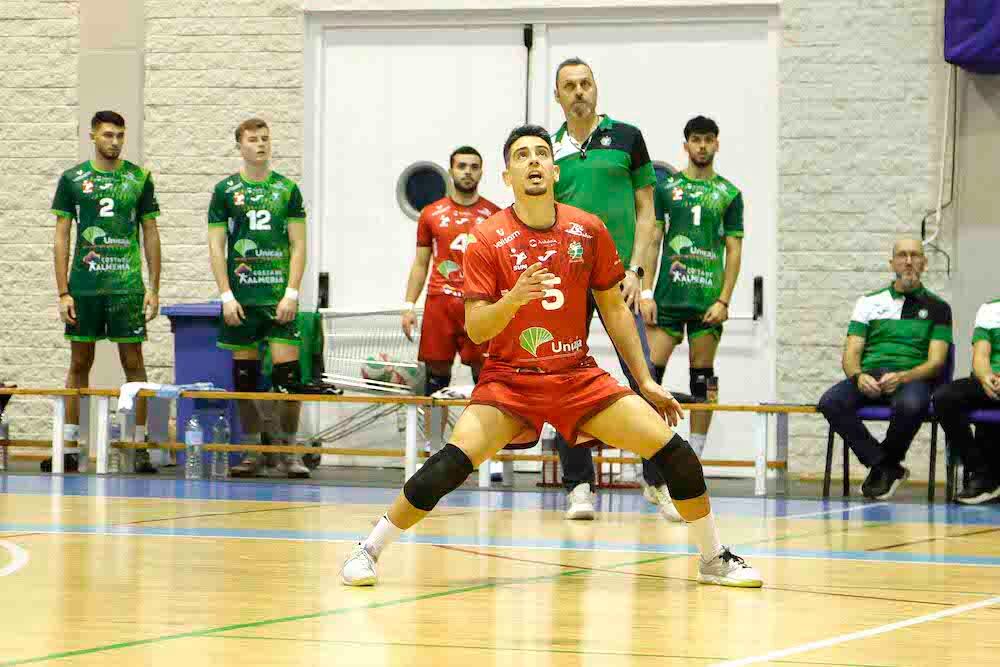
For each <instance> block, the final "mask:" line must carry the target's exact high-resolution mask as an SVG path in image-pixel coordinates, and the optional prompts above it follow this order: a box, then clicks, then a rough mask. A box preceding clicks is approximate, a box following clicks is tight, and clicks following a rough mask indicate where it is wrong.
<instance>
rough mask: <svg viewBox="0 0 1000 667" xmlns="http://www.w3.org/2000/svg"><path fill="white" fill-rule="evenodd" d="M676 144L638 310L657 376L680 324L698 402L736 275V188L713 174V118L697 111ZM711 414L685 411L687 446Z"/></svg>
mask: <svg viewBox="0 0 1000 667" xmlns="http://www.w3.org/2000/svg"><path fill="white" fill-rule="evenodd" d="M684 150H685V152H687V154H688V165H687V167H686V168H685V169H684V171H681V172H678V173H676V174H673V175H672V176H671V177H670V178H668V179H666V180H665V181H664V182H662V183H660V184H659V185H657V186H656V222H657V227H656V235H655V242H654V243H653V244H652V246H651V247H650V252H651V253H653V256H652V257H650V260H649V265H650V266H652V267H655V266H656V254H658V253H659V251H660V246H661V241H662V248H663V255H662V259H661V260H660V270H659V277H658V278H657V280H656V290H655V292H651V291H650V289H649V288H651V287H652V278H653V275H654V274H655V271H650V274H649V275H648V276H647V277H646V279H645V281H644V284H643V287H644V288H646V289H645V291H644V297H643V298H642V299H640V301H639V309H640V310H641V311H642V314H643V318H644V319H645V320H646V325H647V329H648V335H649V349H650V356H651V357H652V360H653V366H654V367H655V368H656V377H658V378H660V379H662V378H663V372H664V370H665V368H666V365H667V361H668V360H669V359H670V354H671V353H672V352H673V351H674V347H675V346H677V345H678V344H679V343H680V342H681V341H683V340H684V330H685V329H687V337H688V346H689V354H688V359H689V360H690V374H691V381H690V388H691V394H692V396H694V398H695V400H697V401H706V400H708V399H709V386H710V385H712V386H713V388H714V389H715V391H717V390H718V385H717V379H716V378H715V370H714V369H713V367H712V366H713V364H714V363H715V352H716V350H717V349H718V347H719V339H720V338H721V337H722V323H723V322H725V321H726V320H727V319H729V302H730V300H731V299H732V296H733V288H735V287H736V279H737V278H738V277H739V275H740V259H741V256H742V252H743V195H742V193H741V192H740V190H739V188H737V187H736V186H735V185H733V184H732V183H730V182H729V181H727V180H726V179H724V178H723V177H722V176H719V175H718V174H716V173H715V168H714V167H713V162H714V160H715V155H716V153H717V152H718V150H719V126H718V125H716V123H715V121H713V120H712V119H710V118H705V117H704V116H697V117H695V118H692V119H691V120H689V121H688V122H687V124H686V125H685V126H684ZM713 398H714V397H713ZM711 420H712V413H711V412H694V413H692V414H691V446H692V447H693V448H694V450H695V452H697V454H698V456H699V457H700V456H701V455H702V452H703V451H704V450H705V438H706V436H707V434H708V427H709V424H710V423H711Z"/></svg>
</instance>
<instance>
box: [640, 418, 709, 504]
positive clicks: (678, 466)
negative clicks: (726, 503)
mask: <svg viewBox="0 0 1000 667" xmlns="http://www.w3.org/2000/svg"><path fill="white" fill-rule="evenodd" d="M649 460H650V461H652V462H653V464H654V465H655V466H656V467H657V468H658V470H659V473H660V476H661V477H662V478H663V480H664V481H665V482H666V483H667V488H668V489H669V490H670V497H671V498H673V499H675V500H691V499H692V498H697V497H698V496H700V495H702V494H703V493H705V491H707V490H708V487H706V486H705V472H704V470H702V467H701V461H699V460H698V455H697V454H695V453H694V450H693V449H691V445H690V444H688V441H687V440H685V439H684V438H682V437H681V436H679V435H677V434H676V433H675V434H674V437H673V438H671V439H670V442H668V443H667V444H665V445H663V447H661V448H660V451H658V452H656V453H655V454H653V457H652V458H651V459H649Z"/></svg>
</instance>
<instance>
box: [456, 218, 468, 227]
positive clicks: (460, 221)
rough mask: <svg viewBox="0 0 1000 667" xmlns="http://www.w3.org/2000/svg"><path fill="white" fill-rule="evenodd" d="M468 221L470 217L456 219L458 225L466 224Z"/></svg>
mask: <svg viewBox="0 0 1000 667" xmlns="http://www.w3.org/2000/svg"><path fill="white" fill-rule="evenodd" d="M468 221H469V219H468V218H459V219H457V220H456V221H455V224H456V225H464V224H465V223H467V222H468Z"/></svg>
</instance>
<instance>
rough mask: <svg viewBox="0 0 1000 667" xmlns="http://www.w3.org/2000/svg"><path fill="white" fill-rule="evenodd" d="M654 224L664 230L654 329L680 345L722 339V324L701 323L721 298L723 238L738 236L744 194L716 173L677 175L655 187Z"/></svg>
mask: <svg viewBox="0 0 1000 667" xmlns="http://www.w3.org/2000/svg"><path fill="white" fill-rule="evenodd" d="M655 203H656V224H657V225H660V226H665V227H666V231H665V233H664V235H663V256H662V258H661V259H660V272H659V276H658V277H657V280H656V290H655V291H654V293H653V298H654V299H655V301H656V319H657V325H658V326H659V327H660V328H662V329H663V330H665V331H666V332H667V333H668V334H670V336H672V337H673V338H675V339H676V340H678V341H680V340H683V338H684V328H685V326H686V327H687V334H688V338H689V339H690V338H697V337H698V336H703V335H706V334H712V335H714V336H716V337H717V338H718V337H721V336H722V325H721V324H712V325H709V324H704V323H703V322H702V321H701V320H702V318H703V317H704V315H705V313H706V312H707V311H708V309H709V308H711V307H712V304H714V303H715V302H716V301H717V300H718V299H719V296H720V295H721V294H722V283H723V274H724V271H725V254H726V241H725V238H726V237H727V236H733V237H736V238H742V237H743V194H742V193H741V192H740V190H739V188H737V187H736V186H735V185H733V184H732V183H730V182H729V181H727V180H726V179H725V178H723V177H721V176H719V175H718V174H716V175H715V176H714V177H713V178H712V179H711V180H707V181H702V180H696V179H691V178H688V177H687V176H685V175H684V173H683V172H678V173H676V174H673V175H671V176H670V177H669V178H667V179H665V180H664V181H663V182H662V183H660V184H658V185H657V186H656V194H655Z"/></svg>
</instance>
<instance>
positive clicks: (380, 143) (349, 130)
mask: <svg viewBox="0 0 1000 667" xmlns="http://www.w3.org/2000/svg"><path fill="white" fill-rule="evenodd" d="M522 30H523V29H522V27H521V26H520V25H511V26H490V27H475V26H469V27H449V28H444V27H414V28H406V27H393V28H354V27H352V28H339V29H328V30H326V31H325V32H324V46H323V52H322V58H323V63H322V68H321V71H322V72H323V74H322V86H323V93H322V98H321V99H322V103H323V104H324V109H323V117H322V121H321V122H322V131H321V133H320V140H321V141H322V153H321V157H320V161H321V164H322V170H323V180H322V193H321V196H320V200H321V206H322V216H321V217H320V224H321V225H323V229H322V246H323V254H322V257H321V259H320V262H319V264H320V268H319V271H325V272H328V273H329V276H330V304H331V305H332V306H334V307H335V308H336V309H337V310H365V309H379V308H397V307H398V306H399V304H401V303H402V301H403V296H404V291H405V287H406V279H407V276H408V274H409V269H410V263H411V262H412V261H413V255H414V247H415V240H416V223H415V222H414V221H413V220H411V219H410V218H408V217H407V216H406V215H404V214H403V212H402V211H401V210H400V208H399V206H398V204H397V201H396V194H395V193H396V183H397V180H398V178H399V175H400V174H401V173H402V172H403V170H404V169H405V168H406V167H407V166H409V165H412V164H413V163H415V162H418V161H430V162H434V163H437V164H438V165H440V166H441V167H442V168H445V169H447V167H448V164H447V163H448V155H449V154H450V153H451V151H452V150H453V149H454V148H456V147H458V146H460V145H463V144H469V145H472V146H474V147H476V148H477V149H478V150H479V151H480V152H481V153H482V155H483V161H484V166H483V168H484V172H485V174H484V177H483V181H482V185H481V192H482V194H483V196H485V197H486V198H488V199H490V200H492V201H493V202H494V203H496V204H497V205H499V206H505V205H507V204H508V203H509V202H510V199H511V197H510V195H509V194H508V190H507V188H506V187H505V186H504V185H503V181H502V179H501V172H502V170H503V158H502V156H501V148H502V146H503V142H504V140H505V139H506V137H507V133H508V132H509V131H510V130H511V128H513V127H514V126H516V125H518V124H521V123H523V122H524V117H525V98H526V88H525V86H526V69H527V52H526V49H525V47H524V43H523V34H522Z"/></svg>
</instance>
